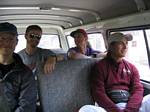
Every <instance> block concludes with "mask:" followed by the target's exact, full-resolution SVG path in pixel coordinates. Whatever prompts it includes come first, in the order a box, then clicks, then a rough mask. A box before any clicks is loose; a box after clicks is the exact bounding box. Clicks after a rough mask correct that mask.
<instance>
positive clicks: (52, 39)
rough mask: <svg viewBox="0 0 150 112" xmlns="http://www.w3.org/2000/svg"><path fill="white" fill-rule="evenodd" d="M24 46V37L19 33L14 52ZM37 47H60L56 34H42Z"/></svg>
mask: <svg viewBox="0 0 150 112" xmlns="http://www.w3.org/2000/svg"><path fill="white" fill-rule="evenodd" d="M25 47H26V39H25V37H24V35H19V36H18V45H17V46H16V49H15V52H19V51H20V50H22V49H24V48H25ZM38 47H41V48H44V49H60V42H59V37H58V35H42V38H41V40H40V43H39V45H38Z"/></svg>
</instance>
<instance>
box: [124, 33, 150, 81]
mask: <svg viewBox="0 0 150 112" xmlns="http://www.w3.org/2000/svg"><path fill="white" fill-rule="evenodd" d="M122 33H124V34H127V33H130V34H131V35H132V36H133V40H132V41H130V42H129V43H128V52H127V55H126V59H128V60H129V61H130V62H132V63H133V64H134V65H135V66H136V67H137V68H138V70H139V73H140V78H141V79H143V80H146V81H150V74H149V73H150V68H149V63H148V55H147V49H146V44H145V39H144V33H143V30H136V31H123V32H122ZM147 37H148V38H150V30H147ZM149 45H150V39H149Z"/></svg>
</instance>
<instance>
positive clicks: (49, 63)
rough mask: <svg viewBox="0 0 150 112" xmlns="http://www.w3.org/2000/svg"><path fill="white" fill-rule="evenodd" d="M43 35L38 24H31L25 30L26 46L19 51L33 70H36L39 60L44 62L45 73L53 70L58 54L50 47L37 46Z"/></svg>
mask: <svg viewBox="0 0 150 112" xmlns="http://www.w3.org/2000/svg"><path fill="white" fill-rule="evenodd" d="M41 36H42V29H41V27H40V26H38V25H30V26H28V27H27V29H26V32H25V38H26V42H27V44H26V48H25V49H23V50H21V51H20V52H19V55H20V56H21V58H22V60H23V62H24V63H25V64H26V65H27V66H28V67H29V68H30V69H31V70H32V71H33V72H35V71H36V67H37V65H38V62H44V73H45V74H47V73H50V72H52V71H53V69H54V67H55V63H56V54H55V53H53V52H52V51H50V50H48V49H42V48H39V47H37V46H38V44H39V42H40V39H41Z"/></svg>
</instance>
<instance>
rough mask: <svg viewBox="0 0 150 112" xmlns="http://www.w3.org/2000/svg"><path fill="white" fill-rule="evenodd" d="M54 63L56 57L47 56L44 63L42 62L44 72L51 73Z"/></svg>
mask: <svg viewBox="0 0 150 112" xmlns="http://www.w3.org/2000/svg"><path fill="white" fill-rule="evenodd" d="M55 64H56V57H52V56H50V57H48V58H47V60H46V62H45V64H44V73H45V74H48V73H51V72H52V71H53V70H54V68H55Z"/></svg>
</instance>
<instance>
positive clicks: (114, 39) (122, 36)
mask: <svg viewBox="0 0 150 112" xmlns="http://www.w3.org/2000/svg"><path fill="white" fill-rule="evenodd" d="M123 39H126V40H127V41H131V40H132V39H133V37H132V35H131V34H123V33H120V32H116V33H113V34H111V35H110V36H109V37H108V44H111V43H112V42H119V41H123Z"/></svg>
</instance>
